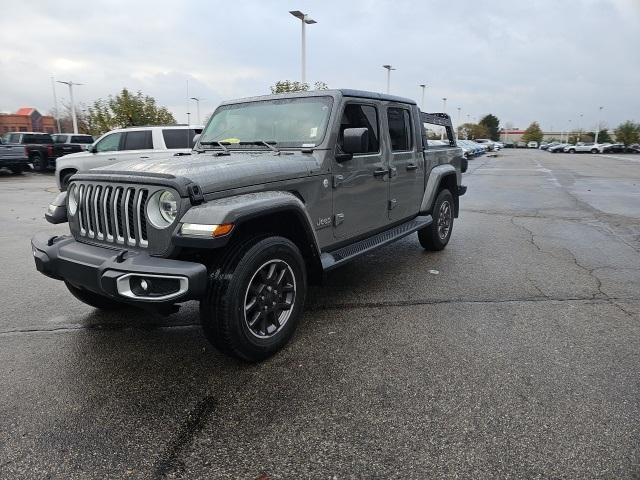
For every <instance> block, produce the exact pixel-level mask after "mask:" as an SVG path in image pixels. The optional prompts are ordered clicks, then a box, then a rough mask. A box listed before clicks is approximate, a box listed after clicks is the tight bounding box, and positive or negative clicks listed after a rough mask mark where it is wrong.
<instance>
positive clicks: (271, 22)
mask: <svg viewBox="0 0 640 480" xmlns="http://www.w3.org/2000/svg"><path fill="white" fill-rule="evenodd" d="M639 5H640V4H638V2H637V1H636V0H576V1H574V2H558V1H556V0H540V1H537V2H512V1H506V0H487V1H485V2H482V7H479V6H478V2H476V1H472V0H467V1H457V2H446V3H445V2H442V1H436V0H426V1H420V2H417V1H409V0H395V1H392V0H384V1H383V0H379V1H374V0H362V1H353V2H340V1H338V0H329V1H320V0H307V1H305V2H303V5H302V6H301V5H300V1H299V0H280V1H264V0H253V1H251V0H248V1H245V2H237V1H227V0H216V1H204V0H200V1H191V2H168V1H166V0H158V1H151V0H141V1H135V2H133V1H124V0H96V1H92V2H81V1H73V0H71V1H67V2H56V3H52V2H48V1H44V0H42V1H37V0H23V1H21V2H13V3H10V4H8V5H6V6H5V9H4V14H3V16H2V18H0V29H1V31H2V38H3V41H2V42H0V72H1V74H0V110H3V111H12V110H15V109H16V108H18V107H20V106H23V105H30V106H35V107H37V108H39V109H40V110H42V111H49V110H50V109H51V107H52V103H53V102H52V94H51V78H50V77H51V76H52V75H55V76H56V77H59V78H60V79H64V80H68V79H71V80H74V81H76V82H81V83H83V84H84V85H83V86H81V87H78V89H77V91H76V92H75V93H76V97H77V99H78V101H80V102H83V103H90V102H92V101H93V100H95V99H97V98H100V97H106V96H108V95H110V94H115V93H117V92H118V91H119V90H120V89H121V88H122V87H125V86H126V87H128V88H130V89H132V90H141V91H143V92H144V93H145V94H149V95H152V96H154V97H155V98H156V99H157V101H158V102H159V103H160V104H163V105H166V106H168V108H169V109H170V110H172V111H173V112H174V113H175V115H176V116H177V118H178V119H179V120H180V121H185V120H186V112H187V110H193V109H194V106H193V103H191V105H189V102H188V101H187V98H188V96H197V97H202V98H204V99H205V100H203V101H202V103H201V111H202V116H203V117H204V115H205V114H206V113H208V112H209V111H211V110H212V109H213V108H215V106H216V105H217V103H219V102H220V101H221V100H223V99H225V98H233V97H242V96H252V95H256V94H262V93H268V92H269V85H272V84H273V83H275V82H276V81H277V80H279V79H298V78H299V75H300V73H299V72H300V22H299V21H298V20H296V19H295V18H293V17H292V16H291V15H289V13H288V11H289V10H295V9H299V8H303V9H304V10H305V11H306V12H309V13H310V14H312V16H313V18H315V19H316V20H317V21H318V23H317V24H315V25H310V26H309V27H308V29H307V46H308V50H307V54H308V55H307V56H308V65H307V76H308V79H309V80H310V81H314V80H322V81H325V82H327V83H328V84H329V85H330V86H331V87H345V88H360V89H367V90H374V91H381V90H384V88H385V85H386V80H385V71H384V70H383V69H382V68H381V65H382V64H384V63H391V64H392V65H394V66H395V67H396V68H397V70H396V71H394V72H393V74H392V81H391V84H392V92H393V93H396V94H399V95H403V96H408V97H412V98H418V99H419V97H420V89H419V87H418V84H420V83H426V84H427V85H428V86H429V87H428V88H427V96H426V98H427V100H426V105H427V107H426V108H427V110H438V109H441V108H442V107H441V106H442V100H441V99H442V97H447V98H448V102H447V105H448V110H449V112H450V113H452V112H453V113H454V114H453V117H454V119H455V117H456V115H457V110H456V109H457V107H460V108H461V112H462V117H463V120H464V119H465V118H466V116H467V115H469V116H470V117H471V118H473V117H479V116H480V115H482V114H484V113H488V112H492V113H494V114H496V115H497V116H498V117H499V118H500V119H502V120H504V121H509V122H511V123H512V124H514V125H517V126H521V127H524V126H526V125H528V124H529V123H530V122H531V121H533V120H537V121H539V122H540V123H541V124H542V126H543V127H544V128H551V127H552V126H553V127H554V128H555V129H559V128H563V126H565V125H567V123H568V120H570V119H572V120H573V121H574V122H575V121H576V119H577V118H578V116H579V114H580V113H582V114H584V117H583V118H584V123H585V125H584V126H585V127H588V126H589V125H592V124H593V125H594V124H595V122H596V121H597V120H598V119H597V115H598V113H597V112H598V107H599V106H601V105H602V106H605V109H604V116H605V117H606V118H605V121H607V122H608V123H609V124H610V125H615V124H617V123H619V122H620V121H623V120H625V119H627V118H633V117H634V116H636V117H637V115H638V112H640V96H638V94H637V86H638V85H639V84H640V56H639V55H637V43H638V39H640V8H639ZM25 25H29V30H28V32H26V31H25ZM187 83H188V85H189V87H188V88H189V95H187ZM57 92H58V96H59V98H60V99H61V100H62V101H65V100H66V97H67V92H66V89H65V88H63V87H62V86H58V89H57ZM192 118H193V117H192ZM636 119H638V118H636ZM574 124H575V123H574Z"/></svg>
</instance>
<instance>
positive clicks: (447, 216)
mask: <svg viewBox="0 0 640 480" xmlns="http://www.w3.org/2000/svg"><path fill="white" fill-rule="evenodd" d="M454 208H455V206H454V203H453V195H451V192H450V191H449V190H447V189H446V188H445V189H442V190H440V192H439V193H438V196H437V197H436V201H435V203H434V204H433V213H432V217H433V222H432V223H431V225H429V226H428V227H424V228H423V229H421V230H418V240H420V245H422V248H424V249H426V250H431V251H439V250H442V249H443V248H444V247H446V246H447V243H449V239H450V238H451V232H452V231H453V218H454Z"/></svg>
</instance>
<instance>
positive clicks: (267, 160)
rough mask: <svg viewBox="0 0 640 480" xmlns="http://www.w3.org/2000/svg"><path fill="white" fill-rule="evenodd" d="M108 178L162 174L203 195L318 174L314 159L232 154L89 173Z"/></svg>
mask: <svg viewBox="0 0 640 480" xmlns="http://www.w3.org/2000/svg"><path fill="white" fill-rule="evenodd" d="M101 170H103V171H108V172H109V173H110V174H117V173H121V174H126V175H132V174H133V175H135V174H140V176H144V174H145V173H154V174H157V173H164V174H169V175H173V176H175V177H182V178H186V179H188V180H191V181H192V182H194V183H197V184H198V185H199V186H200V188H201V189H202V191H203V192H204V193H205V194H206V193H212V192H217V191H221V190H229V189H232V188H240V187H247V186H251V185H257V184H262V183H269V182H277V181H280V180H288V179H292V178H300V177H306V176H309V175H313V174H315V173H317V172H319V170H320V165H319V163H318V160H317V159H316V158H315V156H313V155H310V154H301V153H294V154H291V155H287V154H282V155H274V154H273V153H272V152H264V153H263V152H232V153H231V155H228V156H215V155H213V154H212V153H210V152H206V153H199V154H198V153H196V154H192V155H182V156H168V157H162V158H156V159H152V160H144V161H141V160H125V161H122V162H118V163H114V164H112V165H108V166H104V167H99V168H95V169H93V170H92V172H96V173H100V171H101Z"/></svg>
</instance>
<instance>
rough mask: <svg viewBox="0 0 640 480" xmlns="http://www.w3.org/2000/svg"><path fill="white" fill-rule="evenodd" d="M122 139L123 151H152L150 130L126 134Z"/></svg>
mask: <svg viewBox="0 0 640 480" xmlns="http://www.w3.org/2000/svg"><path fill="white" fill-rule="evenodd" d="M125 135H126V136H125V137H124V147H123V148H122V149H123V150H152V149H153V140H152V139H151V130H143V131H139V132H127V133H126V134H125Z"/></svg>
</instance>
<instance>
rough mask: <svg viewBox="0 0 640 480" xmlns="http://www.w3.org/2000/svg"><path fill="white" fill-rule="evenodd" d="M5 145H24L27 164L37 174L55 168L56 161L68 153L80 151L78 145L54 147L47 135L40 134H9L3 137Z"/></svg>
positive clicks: (51, 139)
mask: <svg viewBox="0 0 640 480" xmlns="http://www.w3.org/2000/svg"><path fill="white" fill-rule="evenodd" d="M3 139H4V142H5V143H13V144H20V145H24V146H25V148H26V150H27V155H28V157H29V162H30V163H32V164H33V169H34V170H35V171H37V172H42V171H45V170H47V169H49V168H55V166H56V159H58V158H60V157H62V156H63V155H66V154H68V153H73V152H79V151H81V150H82V147H81V146H80V145H77V144H76V145H61V144H58V145H55V144H54V143H53V138H52V137H51V135H50V134H48V133H42V132H9V133H5V134H4V135H3Z"/></svg>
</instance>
